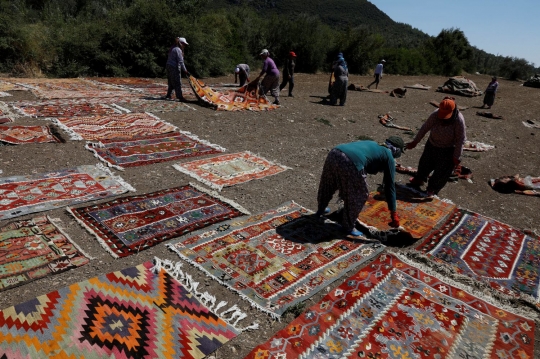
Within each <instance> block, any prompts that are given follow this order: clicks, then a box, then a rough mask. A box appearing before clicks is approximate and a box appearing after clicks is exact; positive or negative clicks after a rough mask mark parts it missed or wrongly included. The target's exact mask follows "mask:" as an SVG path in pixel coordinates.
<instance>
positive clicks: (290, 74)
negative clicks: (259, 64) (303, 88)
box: [279, 51, 296, 97]
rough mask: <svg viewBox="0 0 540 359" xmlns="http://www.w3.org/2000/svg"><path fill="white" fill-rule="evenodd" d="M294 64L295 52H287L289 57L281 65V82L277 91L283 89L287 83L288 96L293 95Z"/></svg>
mask: <svg viewBox="0 0 540 359" xmlns="http://www.w3.org/2000/svg"><path fill="white" fill-rule="evenodd" d="M295 66H296V54H295V53H294V51H291V52H289V57H288V58H287V61H285V66H283V82H282V83H281V85H279V91H281V90H283V89H284V88H285V86H287V83H289V97H294V96H293V93H292V90H293V88H294V67H295Z"/></svg>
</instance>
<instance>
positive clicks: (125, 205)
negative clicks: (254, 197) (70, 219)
mask: <svg viewBox="0 0 540 359" xmlns="http://www.w3.org/2000/svg"><path fill="white" fill-rule="evenodd" d="M68 212H70V213H71V214H72V215H73V216H74V217H75V219H76V220H77V221H78V222H79V223H80V224H81V225H82V226H84V227H85V228H86V229H87V230H88V231H89V232H90V233H92V234H93V235H94V236H95V237H96V238H97V240H98V241H99V243H100V244H101V246H102V247H103V248H105V249H106V250H107V251H108V252H109V253H110V254H111V255H112V256H113V257H115V258H119V257H127V256H129V255H131V254H136V253H138V252H139V251H141V250H144V249H147V248H150V247H152V246H154V245H156V244H159V243H161V242H163V241H165V240H168V239H171V238H175V237H179V236H181V235H183V234H186V233H188V232H191V231H193V230H196V229H199V228H204V227H206V226H209V225H211V224H214V223H218V222H221V221H223V220H226V219H230V218H234V217H237V216H240V215H242V214H247V211H246V210H245V209H243V208H242V207H240V206H238V205H237V204H235V203H234V202H232V201H229V200H227V199H225V198H223V197H219V196H218V195H217V194H216V193H215V192H212V191H208V190H204V189H202V188H198V187H195V186H193V185H188V186H182V187H176V188H171V189H167V190H163V191H157V192H153V193H147V194H145V195H142V196H131V197H123V198H119V199H117V200H114V201H111V202H106V203H102V204H98V205H95V206H88V207H81V208H69V209H68Z"/></svg>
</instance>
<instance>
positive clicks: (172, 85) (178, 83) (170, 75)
mask: <svg viewBox="0 0 540 359" xmlns="http://www.w3.org/2000/svg"><path fill="white" fill-rule="evenodd" d="M167 84H168V87H167V96H166V97H167V98H171V94H172V91H173V90H174V92H175V94H176V98H177V99H182V78H181V77H180V70H179V69H178V67H176V66H171V65H167Z"/></svg>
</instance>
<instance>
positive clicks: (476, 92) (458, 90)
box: [437, 76, 482, 97]
mask: <svg viewBox="0 0 540 359" xmlns="http://www.w3.org/2000/svg"><path fill="white" fill-rule="evenodd" d="M437 91H438V92H444V93H449V94H454V95H461V96H467V97H474V96H480V95H482V91H481V90H480V89H479V88H478V87H476V84H475V83H474V82H473V81H471V80H469V79H467V78H465V77H463V76H455V77H450V78H449V79H448V80H447V81H446V82H445V83H444V84H443V85H442V86H439V87H438V88H437Z"/></svg>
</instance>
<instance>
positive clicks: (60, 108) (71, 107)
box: [11, 101, 120, 117]
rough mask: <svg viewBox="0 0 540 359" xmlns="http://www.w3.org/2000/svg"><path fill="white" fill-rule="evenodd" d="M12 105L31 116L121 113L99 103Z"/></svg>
mask: <svg viewBox="0 0 540 359" xmlns="http://www.w3.org/2000/svg"><path fill="white" fill-rule="evenodd" d="M11 105H12V106H13V107H14V108H15V109H16V110H17V111H18V112H19V113H20V114H21V115H23V116H31V117H78V116H93V115H101V116H103V115H112V114H115V113H120V111H119V110H117V109H115V108H113V107H111V106H108V105H105V104H99V103H89V102H86V103H85V102H81V103H64V104H58V103H54V102H50V101H40V102H28V101H19V102H12V103H11Z"/></svg>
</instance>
